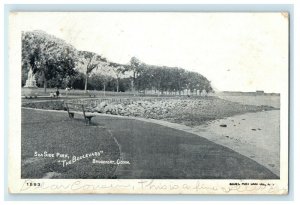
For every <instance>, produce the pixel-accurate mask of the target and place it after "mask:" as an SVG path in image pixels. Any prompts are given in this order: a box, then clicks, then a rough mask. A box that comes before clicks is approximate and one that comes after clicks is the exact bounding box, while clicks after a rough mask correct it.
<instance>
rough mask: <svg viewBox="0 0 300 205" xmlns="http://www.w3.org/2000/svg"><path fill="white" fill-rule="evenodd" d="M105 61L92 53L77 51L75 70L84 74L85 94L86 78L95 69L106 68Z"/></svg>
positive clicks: (85, 88)
mask: <svg viewBox="0 0 300 205" xmlns="http://www.w3.org/2000/svg"><path fill="white" fill-rule="evenodd" d="M107 64H108V63H107V60H106V58H104V57H102V56H101V55H98V54H96V53H93V52H89V51H79V52H78V62H77V69H78V70H79V71H81V72H84V74H85V83H84V90H85V92H87V85H88V78H89V75H90V74H91V73H92V71H93V70H94V69H96V68H100V67H103V66H106V65H107Z"/></svg>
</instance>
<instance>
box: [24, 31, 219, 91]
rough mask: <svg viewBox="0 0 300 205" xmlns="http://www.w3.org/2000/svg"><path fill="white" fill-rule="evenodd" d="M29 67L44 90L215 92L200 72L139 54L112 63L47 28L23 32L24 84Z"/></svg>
mask: <svg viewBox="0 0 300 205" xmlns="http://www.w3.org/2000/svg"><path fill="white" fill-rule="evenodd" d="M30 68H31V69H32V71H33V73H34V74H35V76H36V80H37V84H38V86H39V87H44V91H45V92H46V89H47V87H58V88H66V87H69V88H71V87H72V88H74V89H84V90H85V91H87V90H108V91H116V92H120V91H121V92H125V91H135V92H140V91H145V90H155V91H157V92H160V93H164V92H177V93H179V94H181V92H182V91H184V90H189V91H190V92H194V91H195V90H200V91H201V90H206V91H207V92H211V91H213V89H212V87H211V84H210V81H208V79H207V78H205V77H204V76H202V75H201V74H199V73H197V72H191V71H187V70H185V69H183V68H178V67H167V66H156V65H149V64H146V63H144V62H142V61H140V60H139V59H138V58H136V57H132V58H131V60H130V62H129V63H128V64H119V63H115V62H110V61H108V60H107V59H106V58H105V57H103V56H102V55H99V54H97V53H93V52H90V51H78V50H77V49H76V48H74V47H73V46H72V45H70V44H68V43H66V42H65V41H64V40H62V39H59V38H57V37H55V36H52V35H49V34H47V33H46V32H44V31H29V32H23V33H22V86H24V84H25V81H26V79H27V73H28V71H29V69H30Z"/></svg>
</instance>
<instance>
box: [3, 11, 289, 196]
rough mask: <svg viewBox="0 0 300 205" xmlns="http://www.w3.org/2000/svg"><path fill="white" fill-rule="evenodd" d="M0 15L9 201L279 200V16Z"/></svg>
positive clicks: (284, 135)
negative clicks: (6, 83) (149, 196)
mask: <svg viewBox="0 0 300 205" xmlns="http://www.w3.org/2000/svg"><path fill="white" fill-rule="evenodd" d="M9 18H10V19H9V21H10V22H9V49H10V50H9V54H10V55H9V66H10V68H9V69H10V73H13V82H10V86H11V90H12V91H11V92H10V103H12V106H11V107H10V115H11V116H12V117H11V119H10V124H9V126H10V131H9V134H10V136H9V153H10V155H9V169H10V170H9V174H10V181H9V182H10V185H11V186H10V191H11V192H13V193H21V192H23V193H188V194H195V193H210V194H214V193H234V194H236V193H238V194H242V193H247V194H249V193H253V194H255V193H262V194H264V193H269V194H287V193H288V83H289V82H288V74H289V14H288V13H287V12H268V13H267V12H208V13H205V12H11V13H10V16H9ZM12 123H13V124H12ZM106 182H107V183H106ZM99 183H100V184H101V185H100V184H99ZM103 183H104V184H105V185H104V184H103ZM58 184H60V185H58ZM54 186H55V188H53V187H54ZM99 186H100V187H99ZM74 187H76V189H75V188H74ZM241 187H242V188H241ZM262 187H263V188H262ZM105 188H106V189H105ZM239 189H243V191H239Z"/></svg>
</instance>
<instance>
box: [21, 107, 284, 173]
mask: <svg viewBox="0 0 300 205" xmlns="http://www.w3.org/2000/svg"><path fill="white" fill-rule="evenodd" d="M22 115H23V119H25V118H26V115H30V116H31V118H30V119H32V118H35V117H33V116H36V118H39V117H38V116H43V118H44V119H56V118H57V119H64V118H67V114H66V113H60V112H46V111H35V110H28V109H23V111H22ZM30 119H28V121H27V122H26V123H27V126H28V123H30ZM78 120H79V121H80V118H79V119H78ZM77 122H78V121H77ZM69 123H72V121H69V120H66V121H61V126H69V125H70V124H69ZM93 123H94V124H93V125H92V126H101V127H104V128H105V129H106V131H107V132H109V133H110V134H111V135H112V137H113V138H114V139H115V140H116V141H115V143H116V144H117V145H118V146H119V148H120V150H121V153H120V156H121V159H122V160H124V161H129V162H130V164H124V165H118V167H117V169H116V170H115V172H114V173H113V175H114V176H111V177H113V178H120V179H178V178H179V179H276V178H278V177H277V176H276V175H275V174H273V173H272V172H271V171H270V170H268V169H267V168H265V167H263V166H261V165H260V164H258V163H257V162H255V161H253V160H251V159H250V158H247V157H245V156H243V155H241V154H239V153H237V152H234V151H232V150H231V149H229V148H226V147H224V146H221V145H218V144H215V143H213V142H211V141H209V140H207V139H205V138H202V137H199V136H196V135H193V134H189V133H186V132H184V131H179V130H175V129H172V128H167V127H164V126H160V125H157V124H153V123H148V122H142V121H137V120H132V119H123V118H114V117H110V116H97V117H95V119H93ZM83 124H84V122H83V121H82V126H84V125H83ZM31 129H33V132H34V133H36V134H38V133H39V132H41V133H40V134H41V135H43V133H42V132H43V130H41V129H40V128H35V127H34V126H33V127H32V128H31ZM57 129H58V130H59V129H60V128H59V126H58V128H57ZM53 132H54V133H55V130H53ZM98 134H99V135H101V132H99V133H98ZM83 140H84V141H86V140H87V138H84V139H83ZM90 143H91V144H92V143H95V142H94V141H90ZM79 144H80V143H79ZM101 166H104V165H101Z"/></svg>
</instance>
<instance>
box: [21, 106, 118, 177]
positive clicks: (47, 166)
mask: <svg viewBox="0 0 300 205" xmlns="http://www.w3.org/2000/svg"><path fill="white" fill-rule="evenodd" d="M45 151H46V152H47V153H48V154H49V153H51V154H54V155H55V156H54V157H48V156H45V155H43V156H34V155H35V152H37V153H39V154H44V152H45ZM102 151H103V153H100V157H89V158H84V159H81V160H79V161H77V162H75V163H73V164H70V165H67V166H63V162H59V160H67V161H69V160H71V159H72V157H73V156H82V155H84V154H90V153H94V152H102ZM57 153H61V154H68V156H69V157H63V155H59V156H57ZM119 156H120V152H119V148H118V146H117V144H116V143H115V141H114V139H113V138H112V136H111V134H110V133H109V132H108V131H107V130H106V129H105V128H104V127H103V126H101V125H100V124H94V126H85V124H84V122H83V120H81V119H75V120H72V121H71V120H70V119H68V117H67V115H62V114H57V113H50V112H34V111H32V110H22V170H21V171H22V178H43V177H45V178H48V177H51V178H113V177H114V171H115V169H116V165H106V166H98V165H94V164H91V163H90V162H91V160H92V159H93V158H96V159H102V160H106V159H110V160H117V159H118V158H119Z"/></svg>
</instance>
